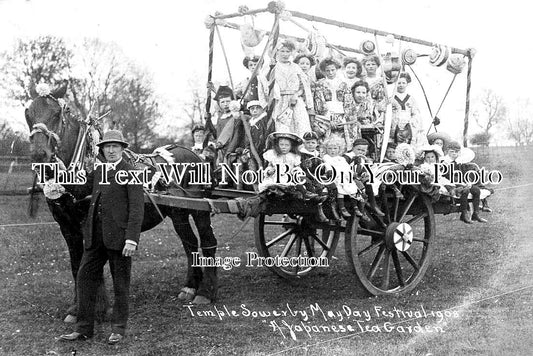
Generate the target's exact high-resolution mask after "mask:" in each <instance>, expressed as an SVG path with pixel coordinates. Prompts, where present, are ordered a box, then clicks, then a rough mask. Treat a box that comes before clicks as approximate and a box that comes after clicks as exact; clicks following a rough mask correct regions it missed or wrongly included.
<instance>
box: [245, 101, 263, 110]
mask: <svg viewBox="0 0 533 356" xmlns="http://www.w3.org/2000/svg"><path fill="white" fill-rule="evenodd" d="M252 106H260V107H261V108H262V109H264V107H263V104H261V102H260V101H259V100H250V101H249V102H248V104H246V107H247V108H248V109H250V108H251V107H252Z"/></svg>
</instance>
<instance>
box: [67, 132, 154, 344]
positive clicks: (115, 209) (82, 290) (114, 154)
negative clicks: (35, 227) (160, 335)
mask: <svg viewBox="0 0 533 356" xmlns="http://www.w3.org/2000/svg"><path fill="white" fill-rule="evenodd" d="M98 146H99V147H100V149H101V150H102V151H103V154H104V157H105V159H106V161H107V163H111V164H112V166H111V167H108V169H107V174H105V172H106V169H104V168H103V167H102V166H99V167H97V168H96V169H95V170H94V171H93V172H92V173H90V174H89V175H88V177H87V183H86V184H84V185H83V186H73V187H68V189H69V190H71V192H72V194H74V196H75V197H76V198H82V197H85V196H87V195H89V194H92V199H91V205H90V207H89V215H88V217H87V221H86V223H85V226H84V231H83V232H84V233H83V236H84V247H85V250H84V253H83V258H82V261H81V266H80V269H79V272H78V290H77V293H78V323H77V325H76V331H75V332H72V333H70V334H65V335H61V336H60V337H59V339H60V340H64V341H74V340H84V339H87V338H90V337H92V336H93V333H94V318H95V311H94V306H95V300H96V290H97V285H98V282H99V279H100V278H101V276H102V273H103V268H104V265H105V264H106V262H107V261H108V260H109V267H110V270H111V275H112V276H113V288H114V291H115V304H114V306H113V317H112V333H111V336H110V337H109V339H108V343H109V344H116V343H118V342H120V341H121V340H122V339H123V338H124V335H125V332H126V324H127V321H128V298H129V288H130V278H131V257H132V256H133V255H134V254H135V251H136V249H137V244H138V243H139V236H140V233H141V225H142V220H143V214H144V200H143V187H142V185H135V184H129V183H128V184H123V185H121V184H118V183H117V181H116V180H115V174H116V173H117V172H118V171H126V172H128V171H130V170H133V169H134V168H133V167H132V166H131V165H130V164H129V163H127V162H125V161H123V160H122V152H123V151H124V149H125V148H126V147H127V146H128V143H127V142H125V141H124V138H123V136H122V133H121V132H120V131H117V130H110V131H107V132H106V133H105V135H104V138H103V140H102V141H101V142H99V143H98ZM103 174H104V175H105V176H103ZM106 176H107V179H106Z"/></svg>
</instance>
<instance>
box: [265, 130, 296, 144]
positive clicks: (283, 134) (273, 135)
mask: <svg viewBox="0 0 533 356" xmlns="http://www.w3.org/2000/svg"><path fill="white" fill-rule="evenodd" d="M280 138H286V139H288V140H291V141H293V142H294V143H295V144H297V145H301V144H302V143H303V141H302V139H301V138H300V137H299V136H298V135H296V134H293V133H291V132H272V133H271V134H270V135H268V139H267V141H268V143H272V142H274V140H277V139H280Z"/></svg>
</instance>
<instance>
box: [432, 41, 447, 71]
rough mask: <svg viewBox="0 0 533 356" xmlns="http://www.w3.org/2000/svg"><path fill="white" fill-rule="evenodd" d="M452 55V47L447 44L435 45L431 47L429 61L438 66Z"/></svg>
mask: <svg viewBox="0 0 533 356" xmlns="http://www.w3.org/2000/svg"><path fill="white" fill-rule="evenodd" d="M449 56H450V49H449V48H448V47H446V46H442V45H435V46H433V48H432V49H431V54H430V55H429V63H431V65H434V66H436V67H440V66H442V65H443V64H444V63H446V61H447V60H448V57H449Z"/></svg>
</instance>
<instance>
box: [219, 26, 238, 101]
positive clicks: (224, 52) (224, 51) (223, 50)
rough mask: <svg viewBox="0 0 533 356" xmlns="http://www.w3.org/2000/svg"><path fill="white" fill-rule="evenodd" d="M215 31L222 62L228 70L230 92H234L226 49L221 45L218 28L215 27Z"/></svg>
mask: <svg viewBox="0 0 533 356" xmlns="http://www.w3.org/2000/svg"><path fill="white" fill-rule="evenodd" d="M215 30H216V31H217V37H218V41H219V42H220V47H221V48H222V54H224V61H226V68H227V69H228V75H229V82H230V84H231V90H232V91H234V92H235V86H234V85H233V78H232V77H231V70H230V69H229V62H228V56H227V54H226V49H225V48H224V43H222V36H220V31H219V29H218V26H217V25H215Z"/></svg>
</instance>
